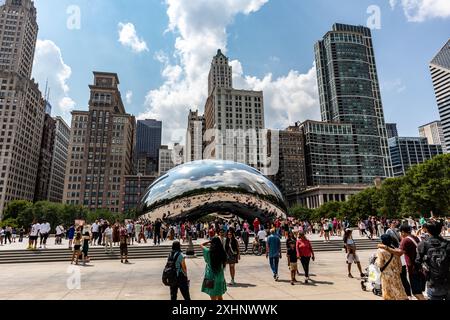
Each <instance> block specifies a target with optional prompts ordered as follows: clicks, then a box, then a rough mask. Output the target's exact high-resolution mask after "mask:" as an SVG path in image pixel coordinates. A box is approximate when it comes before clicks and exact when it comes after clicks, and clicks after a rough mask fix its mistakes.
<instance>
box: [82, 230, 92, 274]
mask: <svg viewBox="0 0 450 320" xmlns="http://www.w3.org/2000/svg"><path fill="white" fill-rule="evenodd" d="M90 242H91V236H90V234H89V231H86V232H85V233H84V235H83V248H82V251H81V253H82V254H83V266H85V265H86V263H87V262H89V255H88V254H89V243H90Z"/></svg>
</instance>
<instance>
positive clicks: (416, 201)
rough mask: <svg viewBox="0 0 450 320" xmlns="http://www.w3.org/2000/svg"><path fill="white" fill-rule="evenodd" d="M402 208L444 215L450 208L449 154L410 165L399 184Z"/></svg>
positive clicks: (426, 213) (418, 212)
mask: <svg viewBox="0 0 450 320" xmlns="http://www.w3.org/2000/svg"><path fill="white" fill-rule="evenodd" d="M401 201H402V206H403V210H404V211H405V212H409V213H415V214H424V215H427V216H428V215H429V214H430V212H431V211H433V213H434V214H435V215H445V214H448V213H449V209H450V155H448V154H447V155H441V156H438V157H435V158H433V159H431V160H430V161H427V162H425V163H423V164H421V165H417V166H414V167H412V168H411V169H410V170H409V171H408V172H407V173H406V176H405V178H404V183H403V185H402V186H401Z"/></svg>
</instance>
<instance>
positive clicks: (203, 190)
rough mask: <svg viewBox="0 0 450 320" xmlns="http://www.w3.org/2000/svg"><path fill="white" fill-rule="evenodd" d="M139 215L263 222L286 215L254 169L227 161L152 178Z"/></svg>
mask: <svg viewBox="0 0 450 320" xmlns="http://www.w3.org/2000/svg"><path fill="white" fill-rule="evenodd" d="M140 212H141V214H142V215H141V218H144V219H147V220H150V221H155V220H156V219H157V218H160V219H162V220H164V221H172V222H176V221H184V220H189V221H195V220H197V219H199V218H201V217H203V216H206V215H209V214H220V215H228V216H231V215H235V216H239V217H241V218H243V219H247V220H249V221H250V220H253V219H255V218H256V217H257V218H258V219H260V220H261V221H262V222H263V223H265V222H267V221H269V220H271V219H275V218H277V217H278V218H286V216H287V214H286V213H287V207H286V203H285V201H284V198H283V195H282V194H281V192H280V190H278V188H277V187H276V186H275V184H274V183H273V182H272V181H270V180H269V179H267V178H266V177H265V176H264V175H263V174H262V173H260V172H259V171H258V170H256V169H254V168H252V167H249V166H247V165H244V164H241V163H236V162H231V161H216V160H202V161H194V162H190V163H186V164H183V165H181V166H178V167H176V168H174V169H172V170H171V171H169V172H168V173H167V174H165V175H164V176H162V177H160V178H159V179H158V180H156V181H155V182H154V183H153V184H152V185H151V186H150V187H149V188H148V189H147V191H146V193H145V195H144V196H143V197H142V200H141V204H140Z"/></svg>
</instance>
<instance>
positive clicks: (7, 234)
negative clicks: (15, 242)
mask: <svg viewBox="0 0 450 320" xmlns="http://www.w3.org/2000/svg"><path fill="white" fill-rule="evenodd" d="M11 236H12V228H11V226H6V228H5V244H6V243H7V241H9V244H11V243H12V239H11Z"/></svg>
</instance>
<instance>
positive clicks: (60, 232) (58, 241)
mask: <svg viewBox="0 0 450 320" xmlns="http://www.w3.org/2000/svg"><path fill="white" fill-rule="evenodd" d="M55 231H56V238H55V244H62V236H63V233H64V231H65V230H64V227H63V226H62V225H58V226H57V227H56V229H55Z"/></svg>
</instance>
